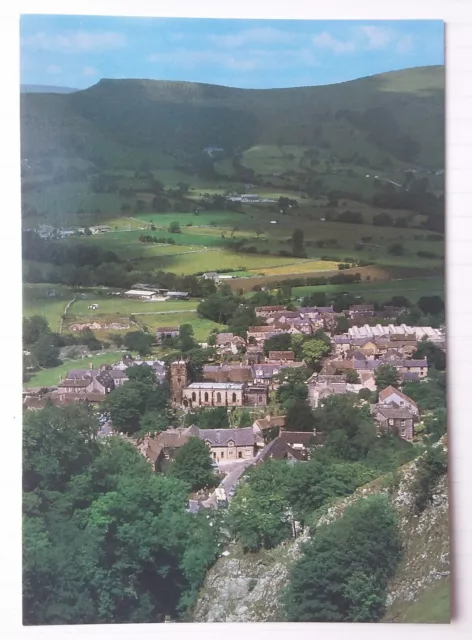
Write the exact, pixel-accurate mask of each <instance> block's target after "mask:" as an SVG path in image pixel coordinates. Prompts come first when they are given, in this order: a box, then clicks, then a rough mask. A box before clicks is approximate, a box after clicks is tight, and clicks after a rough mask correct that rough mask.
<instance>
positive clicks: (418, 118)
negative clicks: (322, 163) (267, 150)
mask: <svg viewBox="0 0 472 640" xmlns="http://www.w3.org/2000/svg"><path fill="white" fill-rule="evenodd" d="M346 105H349V109H350V110H351V111H355V112H357V113H361V114H363V113H364V112H365V110H366V109H369V108H373V107H379V108H381V109H387V110H388V112H389V113H390V114H391V116H392V117H393V119H394V122H395V123H396V125H398V129H399V132H400V133H401V134H405V135H408V136H410V137H411V138H412V139H414V140H418V141H419V142H420V144H421V149H420V151H419V153H418V155H417V157H416V158H415V159H416V161H417V162H419V163H422V164H425V165H427V166H428V165H430V163H431V164H432V165H436V166H443V162H444V160H443V148H444V135H443V133H442V129H443V123H444V68H443V67H426V68H418V69H407V70H404V71H399V72H391V73H387V74H381V75H377V76H371V77H368V78H361V79H359V80H354V81H351V82H344V83H340V84H336V85H327V86H320V87H300V88H293V89H271V90H251V91H249V90H243V89H231V88H228V87H218V86H213V85H202V84H195V83H185V82H159V81H150V80H102V81H100V82H99V83H98V84H97V85H94V86H93V87H91V88H89V89H87V90H85V91H78V92H76V93H73V94H69V95H53V94H49V95H41V94H26V95H23V96H22V98H21V115H22V133H23V155H26V156H27V157H28V156H30V157H32V156H34V155H35V154H36V153H38V152H41V153H43V152H44V151H45V150H50V151H51V152H52V153H53V155H64V154H65V155H68V156H71V155H72V156H73V155H80V154H82V155H83V156H87V157H88V158H89V159H91V158H92V157H97V156H98V155H100V156H101V157H102V158H104V159H105V161H110V160H111V159H112V158H113V162H112V166H114V167H117V166H119V165H120V164H121V165H122V166H124V165H125V164H126V162H128V163H132V162H133V161H135V160H136V158H137V157H138V156H139V155H141V158H142V157H143V156H146V157H152V159H153V166H155V168H158V165H159V164H161V165H162V164H164V165H165V164H166V163H167V167H168V168H173V166H174V164H175V160H173V159H172V158H171V157H169V155H168V153H167V151H166V150H167V149H173V152H174V153H175V152H177V153H179V152H181V153H183V154H185V153H187V152H190V153H191V152H194V151H196V150H197V151H200V150H201V149H202V148H203V147H205V146H207V145H209V144H210V145H211V144H214V145H218V146H222V147H224V148H234V147H237V146H238V147H242V148H249V147H252V146H254V145H258V144H262V145H267V144H269V145H271V144H272V145H274V144H276V145H294V146H299V145H308V146H310V145H318V144H319V142H320V141H321V140H325V141H327V142H328V143H329V144H331V149H332V152H333V153H334V154H335V155H338V154H341V155H342V154H345V153H347V154H349V153H351V148H352V149H354V150H355V151H356V152H357V153H360V154H361V155H367V156H369V157H370V159H372V160H378V159H379V158H381V157H385V156H386V155H387V156H389V155H390V156H391V157H393V158H395V153H397V152H395V149H394V148H393V147H392V146H391V145H392V144H395V143H394V142H393V143H392V142H391V141H388V140H387V141H386V139H385V140H382V133H380V138H379V136H378V132H377V133H376V134H375V135H374V136H372V135H371V132H369V131H368V130H365V129H362V128H359V127H356V126H353V125H352V124H351V123H350V122H348V121H347V120H346V119H345V118H344V117H342V116H341V117H339V116H338V117H336V116H335V114H336V113H337V112H338V111H340V110H343V109H346ZM382 117H383V116H382V115H379V118H380V120H379V123H380V124H382V120H381V118H382ZM314 122H315V123H317V126H314V125H313V123H314ZM228 123H230V126H228ZM281 123H282V125H281ZM318 125H319V126H318ZM64 127H65V128H66V130H67V135H66V136H65V135H64V130H65V129H64ZM380 128H381V129H382V126H381V127H380ZM383 128H384V130H385V127H383ZM382 147H383V148H382ZM79 148H80V149H82V150H81V151H78V149H79ZM392 151H393V155H392ZM397 155H398V153H397ZM400 160H401V159H400V158H397V161H400ZM130 168H131V167H130ZM162 168H164V167H162Z"/></svg>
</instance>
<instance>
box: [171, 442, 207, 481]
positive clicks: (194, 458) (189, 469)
mask: <svg viewBox="0 0 472 640" xmlns="http://www.w3.org/2000/svg"><path fill="white" fill-rule="evenodd" d="M170 474H171V475H172V476H173V477H175V478H179V479H180V480H182V481H184V482H185V483H186V484H188V485H189V487H190V488H191V489H192V491H198V490H199V489H203V488H205V487H214V486H215V485H217V484H218V480H217V478H216V477H215V474H214V472H213V466H212V460H211V455H210V451H209V449H208V447H207V445H206V444H205V443H204V442H203V440H199V439H198V438H190V439H189V441H188V442H187V443H186V444H184V446H183V447H181V448H180V449H179V451H178V452H177V455H176V456H175V459H174V461H173V463H172V465H171V467H170Z"/></svg>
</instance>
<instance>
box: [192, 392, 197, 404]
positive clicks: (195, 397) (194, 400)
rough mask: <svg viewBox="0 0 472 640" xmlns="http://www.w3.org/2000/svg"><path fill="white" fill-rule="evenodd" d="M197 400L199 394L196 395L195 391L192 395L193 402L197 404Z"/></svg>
mask: <svg viewBox="0 0 472 640" xmlns="http://www.w3.org/2000/svg"><path fill="white" fill-rule="evenodd" d="M196 400H197V394H196V393H195V391H194V392H193V393H192V402H196Z"/></svg>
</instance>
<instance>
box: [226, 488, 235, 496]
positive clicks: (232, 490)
mask: <svg viewBox="0 0 472 640" xmlns="http://www.w3.org/2000/svg"><path fill="white" fill-rule="evenodd" d="M235 493H236V489H234V488H233V489H230V490H229V491H228V495H229V496H230V497H231V498H232V497H233V496H234V494H235Z"/></svg>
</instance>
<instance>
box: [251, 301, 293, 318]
mask: <svg viewBox="0 0 472 640" xmlns="http://www.w3.org/2000/svg"><path fill="white" fill-rule="evenodd" d="M255 311H256V317H257V318H270V317H271V316H272V315H273V314H274V313H277V312H280V311H287V307H286V306H284V305H277V304H276V305H267V306H265V307H256V309H255Z"/></svg>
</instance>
